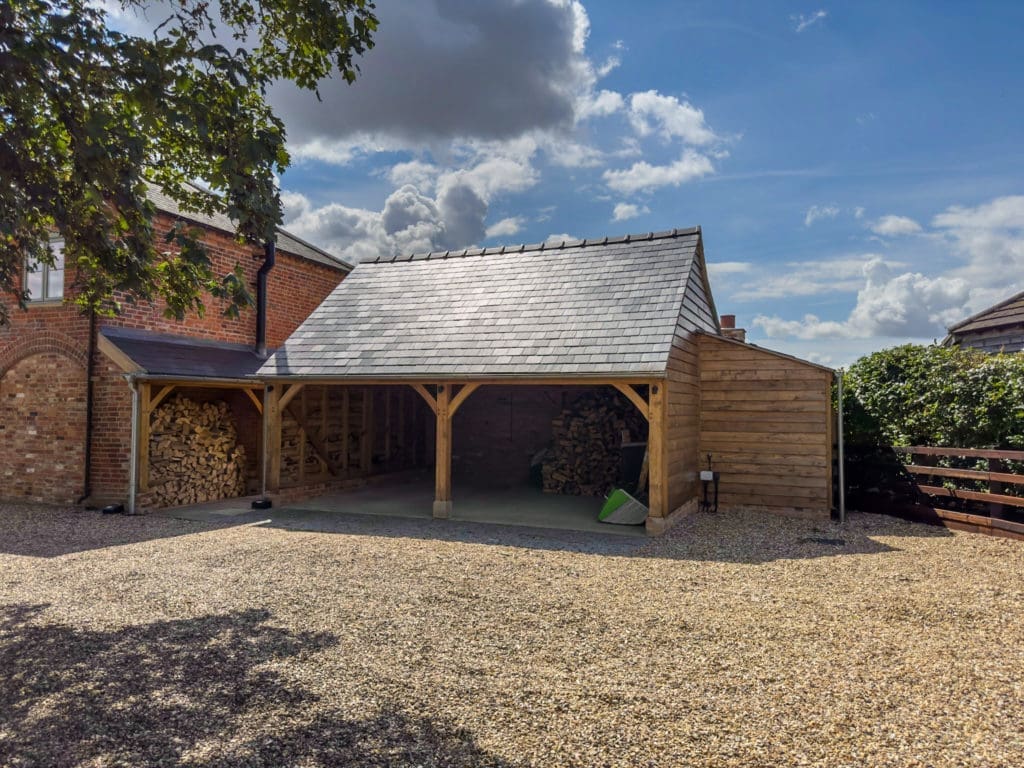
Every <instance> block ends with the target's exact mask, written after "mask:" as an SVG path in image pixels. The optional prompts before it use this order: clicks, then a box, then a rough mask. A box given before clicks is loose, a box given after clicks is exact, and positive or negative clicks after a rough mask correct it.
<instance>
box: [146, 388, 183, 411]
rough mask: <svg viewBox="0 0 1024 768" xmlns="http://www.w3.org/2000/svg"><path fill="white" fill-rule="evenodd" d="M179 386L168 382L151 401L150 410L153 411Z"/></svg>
mask: <svg viewBox="0 0 1024 768" xmlns="http://www.w3.org/2000/svg"><path fill="white" fill-rule="evenodd" d="M176 387H177V385H176V384H168V385H167V386H166V387H163V388H162V389H161V390H160V391H159V392H158V393H157V395H156V397H154V398H153V399H152V400H150V401H149V412H150V413H152V412H153V411H155V410H156V409H157V407H158V406H159V405H160V403H162V402H163V401H164V400H165V399H166V398H167V396H168V395H169V394H171V392H173V391H174V390H175V388H176Z"/></svg>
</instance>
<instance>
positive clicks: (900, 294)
mask: <svg viewBox="0 0 1024 768" xmlns="http://www.w3.org/2000/svg"><path fill="white" fill-rule="evenodd" d="M379 6H380V7H379V8H378V15H379V17H380V20H381V28H380V30H379V34H378V38H377V40H378V44H377V47H376V48H375V49H374V50H373V51H371V52H370V53H369V54H368V55H367V56H366V57H365V58H364V59H363V61H362V69H363V76H362V77H361V78H360V79H359V80H358V81H357V82H356V84H355V85H353V86H346V85H345V84H343V83H341V82H339V81H333V82H329V83H326V84H324V86H323V87H322V89H321V92H322V96H323V100H322V101H321V102H318V101H316V100H315V99H314V98H312V97H311V96H309V95H308V94H303V93H299V92H297V91H295V90H294V89H292V88H289V87H284V86H282V87H280V88H277V89H276V90H274V91H273V92H272V94H271V99H272V102H273V103H274V105H275V107H276V108H277V109H278V112H279V114H280V115H281V116H282V117H283V118H284V119H285V121H286V124H287V126H288V132H289V146H290V149H291V151H292V154H293V159H294V165H293V167H292V168H291V169H289V170H288V172H287V173H286V174H285V175H284V176H283V178H282V179H281V186H282V190H283V192H284V200H285V202H286V226H287V227H288V228H290V229H291V230H293V231H294V232H296V233H297V234H299V235H302V236H305V237H307V238H308V239H310V240H312V241H314V242H316V243H318V244H321V245H324V246H325V247H328V248H331V249H332V250H334V251H335V252H338V253H339V255H343V256H346V257H347V258H349V259H351V260H358V259H359V258H361V257H365V256H367V255H377V254H379V253H381V252H394V253H407V252H410V251H422V250H428V249H445V248H461V247H466V246H470V245H481V244H499V243H520V242H537V241H540V240H545V239H548V238H549V237H552V236H555V237H559V236H564V235H570V236H574V237H595V236H603V235H607V234H621V233H624V232H645V231H649V230H660V229H667V228H672V227H677V226H678V227H686V226H691V225H695V224H699V225H701V226H702V227H703V231H704V238H705V250H706V254H707V257H708V260H709V262H710V264H711V281H712V288H713V291H714V293H715V298H716V302H717V305H718V309H719V311H720V312H723V313H734V314H736V315H737V317H738V322H739V324H740V325H741V326H745V327H746V328H747V329H748V331H749V338H750V339H751V340H753V341H755V342H756V343H759V344H763V345H765V346H769V347H773V348H776V349H780V350H783V351H787V352H791V353H795V354H799V355H801V356H805V357H810V358H811V359H815V360H818V361H821V362H825V363H828V364H832V365H844V364H848V363H849V362H851V361H852V360H853V359H855V358H856V357H857V356H859V355H860V354H863V353H865V352H869V351H872V350H875V349H880V348H883V347H887V346H891V345H894V344H898V343H902V342H904V341H907V340H914V341H930V340H931V339H933V338H941V337H942V335H943V332H944V331H943V329H944V327H945V325H947V324H948V323H950V322H953V321H955V320H956V319H958V318H961V317H964V316H966V315H967V314H969V313H971V312H973V311H977V310H979V309H981V308H983V307H985V306H987V305H989V304H991V303H993V302H995V301H997V300H999V299H1001V298H1003V297H1005V296H1007V295H1009V294H1011V293H1013V292H1014V291H1018V290H1021V289H1024V280H1022V279H1021V277H1020V275H1022V274H1024V182H1022V181H1021V180H1022V179H1024V142H1022V141H1021V139H1022V125H1024V89H1022V86H1024V78H1022V70H1024V64H1022V61H1024V57H1022V56H1021V55H1020V53H1021V50H1022V45H1021V42H1020V38H1019V33H1020V30H1021V29H1024V5H1022V4H1019V3H970V4H968V3H962V2H961V3H941V2H934V1H933V2H921V3H914V2H900V3H892V2H858V3H821V2H812V3H782V2H779V3H768V2H731V3H730V2H643V3H630V4H624V3H621V2H616V3H612V2H597V1H596V0H585V1H584V2H582V3H580V2H571V1H570V0H492V1H491V2H487V3H483V2H479V0H389V1H388V2H381V3H380V4H379Z"/></svg>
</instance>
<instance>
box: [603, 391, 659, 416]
mask: <svg viewBox="0 0 1024 768" xmlns="http://www.w3.org/2000/svg"><path fill="white" fill-rule="evenodd" d="M612 386H613V387H615V388H616V389H617V390H619V392H621V393H622V394H624V395H625V396H626V397H628V398H629V402H631V403H632V404H633V405H635V406H636V408H637V410H638V411H640V413H641V414H642V415H643V417H644V418H645V419H647V421H650V420H651V412H650V409H649V408H648V407H647V403H646V402H644V399H643V398H642V397H640V393H639V392H637V391H636V390H635V389H633V387H632V385H630V384H612Z"/></svg>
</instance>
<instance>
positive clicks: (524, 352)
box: [260, 228, 718, 379]
mask: <svg viewBox="0 0 1024 768" xmlns="http://www.w3.org/2000/svg"><path fill="white" fill-rule="evenodd" d="M677 325H679V326H682V327H684V328H686V329H689V330H699V329H704V330H707V331H711V332H718V320H717V316H716V314H715V310H714V305H713V304H712V302H711V295H710V291H709V290H708V288H707V281H706V276H705V268H704V261H703V253H702V246H701V234H700V229H699V228H694V229H675V230H669V231H666V232H657V233H647V234H643V235H626V236H623V237H608V238H602V239H598V240H573V241H566V242H562V243H556V244H540V243H538V244H536V245H521V246H516V247H508V246H505V247H500V248H483V249H479V248H476V249H470V250H465V251H450V252H444V253H429V254H420V255H412V256H405V257H396V258H390V257H389V258H379V259H377V260H375V261H373V262H369V263H367V262H363V263H361V264H359V265H358V266H357V267H356V268H355V270H354V271H353V272H352V274H351V275H349V277H348V278H347V279H346V280H345V281H344V282H342V283H341V284H340V285H339V286H338V287H337V288H336V289H335V290H334V292H333V293H331V295H330V296H329V297H328V298H327V299H326V300H324V302H323V303H322V304H321V305H320V307H319V308H318V309H317V310H316V311H314V312H313V314H312V315H310V316H309V318H307V319H306V321H305V322H304V323H303V324H302V325H301V326H300V327H299V328H298V329H297V330H296V331H295V332H294V333H293V334H292V335H291V337H290V338H289V339H288V341H287V342H285V344H284V346H283V347H282V348H281V349H279V350H278V351H277V352H276V353H275V354H274V355H273V356H272V357H271V358H270V359H269V360H268V361H267V363H266V364H265V365H264V366H263V368H262V369H261V371H260V373H261V375H265V376H308V377H318V376H319V377H362V378H370V379H373V378H379V379H404V378H420V379H430V378H445V377H448V378H459V377H463V378H464V377H519V378H525V377H538V378H539V377H557V376H572V377H588V376H602V375H604V376H612V375H614V376H623V377H629V376H633V377H642V376H644V375H659V374H663V373H664V372H665V370H666V367H667V363H668V356H669V351H670V348H671V346H672V339H673V337H674V335H675V332H676V328H677Z"/></svg>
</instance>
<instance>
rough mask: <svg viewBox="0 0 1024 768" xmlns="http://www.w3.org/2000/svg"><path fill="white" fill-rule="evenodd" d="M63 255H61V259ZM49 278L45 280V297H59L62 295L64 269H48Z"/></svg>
mask: <svg viewBox="0 0 1024 768" xmlns="http://www.w3.org/2000/svg"><path fill="white" fill-rule="evenodd" d="M63 260H64V257H63V256H61V261H63ZM49 275H50V279H49V280H47V281H46V298H48V299H59V298H61V297H62V296H63V295H64V270H63V269H51V270H49Z"/></svg>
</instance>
